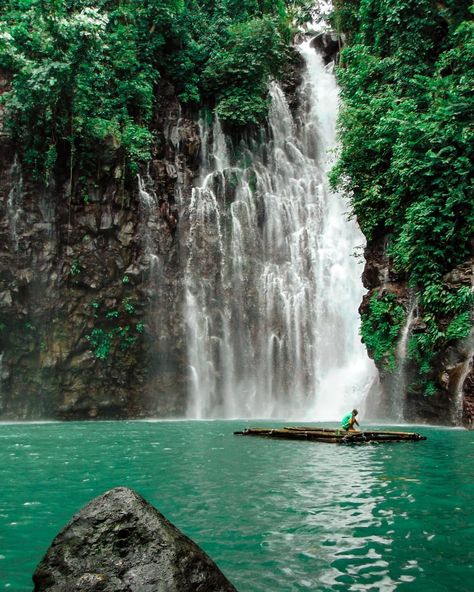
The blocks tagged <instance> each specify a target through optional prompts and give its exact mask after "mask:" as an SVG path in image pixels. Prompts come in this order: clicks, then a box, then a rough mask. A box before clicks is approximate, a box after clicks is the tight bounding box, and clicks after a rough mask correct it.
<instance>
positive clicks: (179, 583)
mask: <svg viewBox="0 0 474 592" xmlns="http://www.w3.org/2000/svg"><path fill="white" fill-rule="evenodd" d="M33 581H34V583H35V588H34V592H98V591H101V592H235V588H234V586H233V585H232V584H231V583H230V582H229V581H228V580H227V579H226V578H225V576H224V575H223V574H222V572H221V571H220V570H219V568H218V567H217V566H216V564H215V563H214V562H213V561H212V560H211V559H210V558H209V557H208V556H207V555H206V553H204V551H202V549H200V548H199V547H198V546H197V545H196V544H195V543H194V542H193V541H191V540H190V539H189V538H187V537H186V536H185V535H183V534H182V533H181V532H180V531H179V530H178V529H177V528H176V527H175V526H173V525H172V524H171V523H170V522H169V521H168V520H167V519H166V518H165V517H164V516H163V515H162V514H160V512H158V510H156V509H155V508H154V507H153V506H152V505H150V504H149V503H148V502H147V501H145V500H144V499H143V498H142V497H141V496H140V495H138V494H137V493H136V492H134V491H133V490H131V489H128V488H125V487H117V488H115V489H112V490H110V491H107V492H106V493H104V494H103V495H101V496H99V497H97V498H95V499H94V500H92V501H91V502H90V503H89V504H88V505H87V506H85V507H84V508H83V509H82V510H81V511H80V512H79V513H78V514H76V515H75V516H74V517H73V519H72V520H71V521H70V522H69V524H67V525H66V527H65V528H64V529H63V530H62V531H61V532H60V533H59V534H58V535H57V537H56V538H55V539H54V541H53V543H52V544H51V547H50V548H49V550H48V551H47V553H46V555H45V557H44V559H43V560H42V561H41V563H40V564H39V565H38V567H37V568H36V571H35V573H34V575H33Z"/></svg>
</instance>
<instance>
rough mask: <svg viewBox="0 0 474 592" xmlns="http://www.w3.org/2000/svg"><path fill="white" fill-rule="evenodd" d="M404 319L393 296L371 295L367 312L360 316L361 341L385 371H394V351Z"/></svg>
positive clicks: (404, 316)
mask: <svg viewBox="0 0 474 592" xmlns="http://www.w3.org/2000/svg"><path fill="white" fill-rule="evenodd" d="M405 318H406V313H405V311H404V309H403V307H402V306H400V305H399V304H398V303H397V301H396V298H395V296H394V295H393V294H384V295H382V296H380V295H377V294H374V295H372V297H371V298H370V301H369V305H368V307H367V311H366V312H365V313H363V314H362V323H361V336H362V341H363V343H365V345H366V347H367V350H368V351H369V352H370V354H371V355H372V356H373V358H374V360H375V361H376V362H382V363H383V367H384V368H385V370H388V371H393V370H395V367H396V360H395V349H396V344H397V340H398V335H399V333H400V328H401V327H402V325H403V322H404V321H405Z"/></svg>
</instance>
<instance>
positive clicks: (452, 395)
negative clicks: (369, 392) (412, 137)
mask: <svg viewBox="0 0 474 592" xmlns="http://www.w3.org/2000/svg"><path fill="white" fill-rule="evenodd" d="M387 251H388V239H387V238H386V237H383V236H379V237H377V238H376V239H375V240H372V241H370V242H369V243H368V244H367V246H366V248H365V252H364V256H365V268H364V271H363V274H362V281H363V283H364V286H365V287H366V288H367V289H368V290H369V291H368V292H367V294H365V295H364V297H363V300H362V303H361V306H360V308H359V312H360V313H362V314H363V313H364V312H366V311H367V308H368V305H369V302H370V299H371V297H372V296H374V295H376V296H379V295H383V294H392V295H393V296H394V297H395V299H396V301H397V303H398V304H399V305H400V306H402V307H403V308H404V309H405V310H406V311H408V309H409V307H410V299H411V298H412V295H411V294H410V290H409V286H408V283H407V280H406V277H404V276H403V275H401V274H398V273H397V272H396V271H395V270H394V269H393V262H392V261H391V259H390V257H389V256H388V254H387ZM473 267H474V260H469V261H465V262H464V263H462V264H461V265H458V266H457V267H455V268H453V269H452V270H451V271H450V272H449V273H447V274H445V275H444V277H443V283H444V285H445V287H446V289H447V290H450V291H452V292H454V291H455V290H457V289H459V288H460V287H461V286H471V285H472V281H473ZM422 316H423V310H422V309H421V307H420V306H419V307H418V316H415V317H414V319H413V323H412V326H411V332H412V333H413V334H417V335H422V334H423V333H425V331H426V330H427V326H426V323H425V322H423V320H422ZM450 320H451V319H450V318H446V319H441V320H440V326H441V328H443V329H446V327H447V325H448V324H449V321H450ZM473 352H474V336H471V337H470V338H467V339H461V340H459V341H457V342H455V343H452V342H451V343H449V345H448V346H446V347H445V348H444V349H441V351H439V352H438V354H437V356H436V358H435V361H434V364H433V371H432V373H431V375H430V376H429V379H430V380H431V381H432V383H433V384H435V385H436V388H437V390H436V392H435V393H434V394H433V395H431V396H426V395H425V394H424V393H423V390H422V388H421V385H420V382H419V381H418V380H417V378H418V376H419V371H420V369H419V367H418V366H417V364H416V363H415V362H414V361H413V360H408V361H407V362H406V367H405V372H406V383H407V392H406V405H405V419H407V420H409V421H414V422H418V421H426V422H429V423H434V424H450V423H459V422H462V423H463V425H465V426H466V427H470V426H472V425H473V424H474V363H473ZM376 365H377V366H378V369H379V375H380V386H381V395H380V397H379V399H378V400H375V402H374V404H375V405H378V411H379V413H380V415H383V414H384V413H386V412H387V410H389V409H390V405H391V400H392V397H393V393H394V392H396V389H397V388H399V387H398V386H397V383H396V381H397V373H396V372H395V373H390V372H387V371H385V370H384V368H383V366H384V360H379V361H378V362H376ZM460 398H461V399H462V400H461V405H460V403H459V400H460ZM458 405H460V408H461V409H460V415H459V414H458V412H457V407H458Z"/></svg>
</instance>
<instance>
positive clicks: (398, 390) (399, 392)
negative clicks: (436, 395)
mask: <svg viewBox="0 0 474 592" xmlns="http://www.w3.org/2000/svg"><path fill="white" fill-rule="evenodd" d="M417 311H418V300H417V298H416V297H415V296H413V295H412V296H410V299H409V303H408V311H407V318H406V320H405V324H404V325H403V328H402V330H401V332H400V338H399V340H398V344H397V349H396V352H395V357H396V361H397V369H396V375H395V380H394V389H393V393H392V416H393V418H394V419H397V420H399V421H403V419H404V418H405V404H406V390H407V360H408V341H409V339H410V336H411V332H412V328H413V321H414V320H415V319H416V317H417V316H418V312H417Z"/></svg>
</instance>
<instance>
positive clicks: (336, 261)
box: [185, 42, 375, 420]
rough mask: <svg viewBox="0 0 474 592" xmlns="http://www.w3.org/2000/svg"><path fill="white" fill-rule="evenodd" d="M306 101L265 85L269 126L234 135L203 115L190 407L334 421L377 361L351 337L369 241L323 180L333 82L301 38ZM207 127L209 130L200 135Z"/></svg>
mask: <svg viewBox="0 0 474 592" xmlns="http://www.w3.org/2000/svg"><path fill="white" fill-rule="evenodd" d="M300 52H301V54H302V56H303V58H304V60H305V63H306V70H305V73H304V81H303V85H302V88H301V97H300V98H301V108H300V109H299V112H298V113H297V114H296V116H295V117H293V115H292V114H291V112H290V110H289V107H288V104H287V101H286V99H285V96H284V94H283V92H282V91H281V89H280V88H279V87H278V86H277V85H276V84H272V85H271V88H270V99H271V104H270V111H269V130H268V133H265V132H261V136H260V137H258V138H254V139H250V140H248V141H247V142H241V144H240V145H239V146H237V147H233V146H231V143H230V141H229V140H228V139H227V138H226V136H225V135H224V134H223V132H222V129H221V126H220V123H219V120H218V119H215V120H214V123H213V125H212V128H210V127H209V125H208V124H207V123H206V122H204V121H203V122H202V123H201V137H202V138H203V150H202V175H201V180H200V185H199V186H198V187H195V188H194V189H193V193H192V198H191V203H190V206H189V225H190V230H189V236H188V240H187V252H188V259H187V266H186V274H185V275H186V278H185V283H186V305H185V319H186V324H187V342H188V359H189V370H190V378H191V396H190V402H189V407H188V412H187V413H188V416H189V417H194V418H204V417H285V418H308V419H315V420H327V419H338V418H339V417H340V416H341V415H342V414H343V413H344V412H345V411H346V410H347V409H348V408H352V407H353V406H355V405H360V404H361V403H363V400H364V398H365V395H366V393H367V391H368V389H369V387H370V385H371V383H372V381H373V378H374V375H375V369H374V366H373V364H372V362H371V361H370V360H369V359H368V357H367V355H366V352H365V348H364V347H363V345H362V344H361V342H360V338H359V335H358V327H359V319H358V314H357V309H358V306H359V303H360V301H361V298H362V294H363V288H362V285H361V280H360V275H361V268H360V267H359V266H358V265H357V262H356V260H355V258H354V257H352V253H353V250H354V248H355V247H356V246H357V245H358V244H360V243H362V242H363V237H362V234H361V233H360V231H359V230H358V228H357V226H356V224H355V222H353V221H348V220H347V212H346V210H347V204H346V203H345V201H344V200H343V199H342V198H341V197H340V196H339V195H337V194H335V193H332V192H331V191H330V190H329V187H328V182H327V172H328V171H329V169H330V168H331V166H332V161H333V150H334V148H335V146H336V139H335V126H336V118H337V108H338V89H337V86H336V83H335V79H334V76H333V74H332V72H331V71H330V70H329V69H328V68H326V67H324V65H323V61H322V59H321V58H320V56H318V55H317V54H316V53H315V51H314V50H313V49H311V48H310V46H309V42H306V43H304V44H302V45H301V46H300ZM207 138H209V141H206V140H207Z"/></svg>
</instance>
